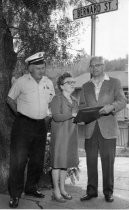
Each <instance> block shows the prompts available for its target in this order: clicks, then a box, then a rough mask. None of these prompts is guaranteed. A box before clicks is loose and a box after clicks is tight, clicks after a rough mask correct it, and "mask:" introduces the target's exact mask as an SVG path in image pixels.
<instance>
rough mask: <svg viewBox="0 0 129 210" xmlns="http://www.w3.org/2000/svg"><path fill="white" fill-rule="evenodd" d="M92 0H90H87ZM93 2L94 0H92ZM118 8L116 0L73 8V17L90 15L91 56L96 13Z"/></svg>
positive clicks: (93, 47)
mask: <svg viewBox="0 0 129 210" xmlns="http://www.w3.org/2000/svg"><path fill="white" fill-rule="evenodd" d="M87 1H89V2H92V1H91V0H87ZM94 2H95V1H94ZM115 10H118V0H108V1H103V2H99V3H97V2H95V3H93V4H90V5H88V6H85V7H80V8H77V9H74V10H73V19H74V20H76V19H80V18H84V17H88V16H91V21H92V25H91V56H95V26H96V15H98V14H102V13H106V12H111V11H115Z"/></svg>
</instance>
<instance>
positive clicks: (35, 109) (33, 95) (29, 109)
mask: <svg viewBox="0 0 129 210" xmlns="http://www.w3.org/2000/svg"><path fill="white" fill-rule="evenodd" d="M54 95H55V91H54V87H53V83H52V81H51V80H50V79H48V78H47V77H46V76H43V78H42V79H41V80H40V82H39V83H37V82H36V81H35V80H34V78H33V77H32V76H31V74H25V75H23V76H22V77H20V78H19V79H17V80H16V82H14V84H13V86H12V88H11V89H10V91H9V94H8V96H9V97H10V98H12V99H13V100H16V102H17V111H18V112H20V113H21V114H23V115H25V116H28V117H30V118H32V119H43V118H45V117H46V116H47V115H48V104H49V102H50V101H51V100H52V98H53V96H54Z"/></svg>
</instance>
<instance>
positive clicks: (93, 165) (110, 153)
mask: <svg viewBox="0 0 129 210" xmlns="http://www.w3.org/2000/svg"><path fill="white" fill-rule="evenodd" d="M85 150H86V160H87V175H88V183H87V193H88V194H89V195H93V194H98V151H99V153H100V158H101V164H102V175H103V193H104V195H110V194H112V193H113V187H114V160H115V152H116V139H104V138H103V136H102V135H101V132H100V129H99V125H98V122H97V123H96V126H95V130H94V132H93V135H92V137H91V138H90V139H86V140H85Z"/></svg>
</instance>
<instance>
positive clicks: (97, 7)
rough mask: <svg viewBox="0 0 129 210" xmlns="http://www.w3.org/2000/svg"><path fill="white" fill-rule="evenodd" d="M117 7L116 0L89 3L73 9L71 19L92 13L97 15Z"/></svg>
mask: <svg viewBox="0 0 129 210" xmlns="http://www.w3.org/2000/svg"><path fill="white" fill-rule="evenodd" d="M117 9H118V0H108V1H104V2H100V3H94V4H90V5H89V6H85V7H80V8H77V9H74V10H73V19H74V20H75V19H79V18H84V17H88V16H92V15H98V14H101V13H105V12H111V11H114V10H117Z"/></svg>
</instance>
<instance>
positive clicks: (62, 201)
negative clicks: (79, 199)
mask: <svg viewBox="0 0 129 210" xmlns="http://www.w3.org/2000/svg"><path fill="white" fill-rule="evenodd" d="M51 198H52V200H53V201H57V202H60V203H65V202H66V200H65V199H64V198H63V197H62V196H60V197H57V196H56V195H55V194H54V193H52V196H51Z"/></svg>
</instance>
